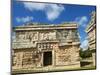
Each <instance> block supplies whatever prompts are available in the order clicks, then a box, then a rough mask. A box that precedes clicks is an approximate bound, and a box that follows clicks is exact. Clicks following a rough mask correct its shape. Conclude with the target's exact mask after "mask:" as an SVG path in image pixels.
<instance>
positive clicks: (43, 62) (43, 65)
mask: <svg viewBox="0 0 100 75" xmlns="http://www.w3.org/2000/svg"><path fill="white" fill-rule="evenodd" d="M46 52H47V53H48V52H50V53H51V64H50V66H52V65H53V53H52V51H44V52H43V56H42V57H43V60H42V62H43V66H49V65H44V59H45V58H44V54H45V53H46Z"/></svg>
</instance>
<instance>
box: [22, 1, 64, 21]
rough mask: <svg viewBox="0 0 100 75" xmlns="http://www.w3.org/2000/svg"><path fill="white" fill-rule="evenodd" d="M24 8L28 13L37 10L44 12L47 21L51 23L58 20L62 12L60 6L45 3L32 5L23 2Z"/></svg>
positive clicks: (62, 8)
mask: <svg viewBox="0 0 100 75" xmlns="http://www.w3.org/2000/svg"><path fill="white" fill-rule="evenodd" d="M23 4H24V7H25V8H26V9H28V10H30V11H34V10H38V11H44V13H45V14H46V17H47V18H48V20H50V21H52V20H55V19H57V18H58V16H59V15H60V14H61V12H62V11H63V10H64V7H63V6H62V5H57V4H46V3H32V2H24V3H23Z"/></svg>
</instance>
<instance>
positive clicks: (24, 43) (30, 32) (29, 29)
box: [12, 23, 80, 70]
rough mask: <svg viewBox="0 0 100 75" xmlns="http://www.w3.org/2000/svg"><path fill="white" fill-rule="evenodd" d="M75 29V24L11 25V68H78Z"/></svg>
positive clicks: (76, 33)
mask: <svg viewBox="0 0 100 75" xmlns="http://www.w3.org/2000/svg"><path fill="white" fill-rule="evenodd" d="M77 29H78V27H77V24H76V23H63V24H59V25H40V24H28V25H25V26H17V27H14V28H13V30H14V32H15V37H16V38H15V39H14V40H13V41H12V50H13V54H12V56H13V58H12V59H13V61H12V69H13V70H14V69H27V68H28V69H30V68H38V67H39V68H43V67H48V66H51V67H56V66H72V67H80V57H79V50H80V47H79V46H80V41H79V38H78V31H77Z"/></svg>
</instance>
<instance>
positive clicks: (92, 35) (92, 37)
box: [86, 11, 96, 66]
mask: <svg viewBox="0 0 100 75" xmlns="http://www.w3.org/2000/svg"><path fill="white" fill-rule="evenodd" d="M86 32H87V34H88V41H89V49H90V50H91V51H92V61H93V66H96V64H95V62H96V61H95V60H96V58H95V56H96V55H95V53H96V12H95V11H93V12H92V13H91V20H90V22H89V25H88V27H87V28H86Z"/></svg>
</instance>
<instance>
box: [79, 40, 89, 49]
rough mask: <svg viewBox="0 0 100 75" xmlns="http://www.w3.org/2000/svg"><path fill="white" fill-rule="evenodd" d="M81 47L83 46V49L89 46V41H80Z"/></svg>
mask: <svg viewBox="0 0 100 75" xmlns="http://www.w3.org/2000/svg"><path fill="white" fill-rule="evenodd" d="M80 47H81V48H83V50H87V49H88V47H89V43H88V40H87V39H85V40H84V41H83V42H82V43H81V46H80Z"/></svg>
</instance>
